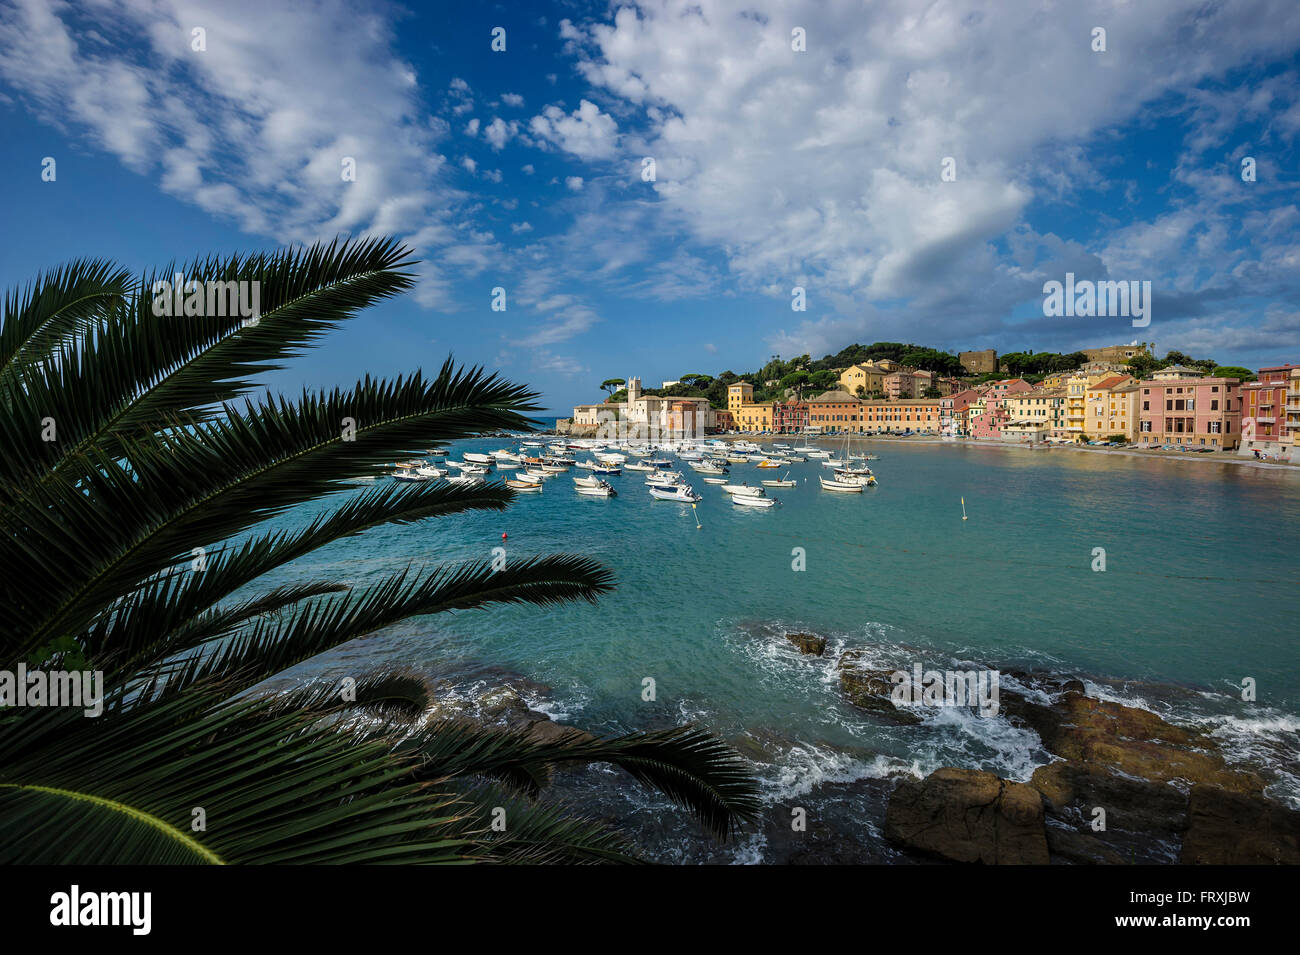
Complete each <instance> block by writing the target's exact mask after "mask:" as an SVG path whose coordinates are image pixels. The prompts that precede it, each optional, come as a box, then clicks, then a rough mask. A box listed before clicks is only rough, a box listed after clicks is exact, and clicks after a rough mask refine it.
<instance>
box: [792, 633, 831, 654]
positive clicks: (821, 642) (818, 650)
mask: <svg viewBox="0 0 1300 955" xmlns="http://www.w3.org/2000/svg"><path fill="white" fill-rule="evenodd" d="M785 638H786V639H787V640H789V641H790V642H791V643H793V644H794V645H795V646H796V647H798V648H799V652H800V653H805V654H806V653H811V654H813V655H814V656H821V655H822V654H823V653H825V652H826V638H825V637H819V636H817V635H816V634H812V633H787V634H786V635H785Z"/></svg>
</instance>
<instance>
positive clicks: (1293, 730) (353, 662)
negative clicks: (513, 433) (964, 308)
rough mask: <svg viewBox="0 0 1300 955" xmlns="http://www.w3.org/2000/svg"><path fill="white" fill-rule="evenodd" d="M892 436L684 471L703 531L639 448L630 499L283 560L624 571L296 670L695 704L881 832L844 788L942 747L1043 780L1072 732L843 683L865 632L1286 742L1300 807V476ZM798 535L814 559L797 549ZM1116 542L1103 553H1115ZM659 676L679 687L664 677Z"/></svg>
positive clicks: (353, 578) (1281, 755) (534, 505)
mask: <svg viewBox="0 0 1300 955" xmlns="http://www.w3.org/2000/svg"><path fill="white" fill-rule="evenodd" d="M502 441H503V439H487V440H483V441H474V442H462V443H461V444H459V445H457V446H456V447H455V448H454V450H455V452H456V453H459V452H462V451H464V450H470V451H475V450H491V449H494V448H499V447H502V446H503V443H502ZM867 446H868V447H869V449H870V450H871V451H873V452H875V453H879V454H880V458H881V459H880V460H879V461H875V462H872V467H873V469H874V470H875V471H876V474H877V477H878V479H879V481H880V486H879V487H876V488H868V489H867V491H866V492H865V493H864V494H861V495H857V494H850V495H838V494H835V493H833V492H828V491H823V490H821V489H820V487H819V486H818V484H817V475H818V474H820V473H826V469H824V468H822V467H821V466H820V464H819V463H818V462H815V461H810V462H808V463H805V464H794V465H791V466H790V474H791V477H793V478H795V479H796V480H798V481H799V485H798V486H797V487H795V488H789V489H772V490H770V492H769V493H770V496H773V497H776V498H777V499H778V500H780V502H781V504H780V506H778V507H774V508H768V509H762V510H758V509H748V508H741V507H737V506H735V505H733V504H731V503H730V500H729V498H727V497H726V496H725V495H724V494H723V493H722V491H721V490H719V489H718V488H717V487H714V486H709V485H705V484H703V482H702V481H701V480H699V476H698V475H694V473H693V472H689V471H686V470H684V471H683V473H685V474H687V475H688V479H689V478H692V477H693V478H695V480H694V483H695V487H696V490H697V492H698V493H700V494H702V495H703V496H704V500H703V501H701V502H700V504H699V507H698V511H697V514H698V517H699V520H700V523H701V524H702V527H701V528H699V529H697V527H696V522H695V519H694V517H693V515H692V512H691V509H690V507H689V506H688V505H683V504H677V503H671V502H666V501H656V500H653V499H651V498H650V496H649V495H648V494H647V493H646V491H645V489H644V486H643V480H644V475H643V474H641V473H637V472H625V473H624V474H623V475H622V476H621V477H614V478H610V479H609V480H610V482H611V483H612V484H614V486H615V487H616V488H617V489H618V490H619V496H618V497H616V498H613V499H597V498H585V497H581V496H579V495H578V494H577V493H576V492H575V491H574V489H573V482H572V480H571V477H570V475H569V474H563V475H558V476H556V477H554V478H551V479H549V480H548V481H547V483H546V487H545V489H544V490H543V491H542V492H541V493H540V494H521V495H520V496H519V499H518V501H517V502H516V503H515V504H514V505H513V506H512V507H511V508H510V509H509V510H508V511H506V512H505V513H502V514H475V515H465V516H459V517H454V518H448V519H444V520H441V521H433V522H424V523H421V524H416V525H411V526H398V527H391V528H381V529H378V530H376V531H373V532H370V533H367V534H365V535H362V536H360V537H356V538H352V539H349V540H346V541H342V542H339V543H338V544H336V545H333V546H331V547H330V548H327V549H325V550H322V551H319V552H317V553H316V554H314V555H312V556H310V557H309V558H307V559H306V560H304V561H301V562H299V563H298V564H295V565H294V566H293V567H291V568H287V569H286V570H284V571H283V572H282V573H281V574H279V575H278V577H277V578H276V579H275V580H274V581H268V582H267V583H268V584H269V583H283V582H288V581H291V580H295V579H307V578H316V577H326V578H330V579H339V580H342V581H344V582H347V583H350V584H353V585H362V584H364V583H366V582H367V581H368V580H372V579H374V578H375V577H378V576H380V575H383V574H387V573H391V572H393V571H395V570H399V569H401V568H404V567H406V566H407V565H408V564H414V565H416V566H419V565H423V564H432V563H437V562H439V561H444V560H450V561H454V560H461V559H485V558H487V557H488V556H489V554H490V551H491V549H492V548H493V547H496V546H498V545H500V544H501V535H502V533H507V534H508V535H509V539H508V542H507V548H508V551H507V553H508V557H507V559H514V558H517V557H522V556H524V555H529V554H535V553H549V552H556V551H570V552H578V553H584V554H589V555H592V556H594V557H596V558H598V559H599V560H601V561H603V562H604V563H605V564H607V565H608V566H609V567H610V568H611V569H612V570H613V571H614V573H615V574H616V577H617V581H618V586H617V589H616V591H615V592H614V593H612V594H610V595H609V596H607V597H605V598H603V599H601V600H600V601H599V603H598V604H597V605H595V606H586V605H583V606H576V607H565V608H560V609H547V610H538V609H534V608H527V607H504V608H491V609H489V610H486V611H471V612H464V613H460V614H456V615H443V616H440V617H436V618H424V619H420V620H415V621H410V622H407V623H406V624H403V625H402V626H400V627H395V628H393V629H392V630H391V631H387V632H385V633H383V634H380V635H377V636H376V637H373V638H370V639H367V640H365V641H358V642H356V643H354V644H352V645H349V646H348V647H346V648H341V649H340V650H339V651H336V652H334V653H331V654H328V655H326V656H324V657H322V658H319V659H318V660H315V661H312V662H310V663H309V664H305V665H303V666H302V667H299V668H298V669H297V671H295V674H296V675H302V676H308V677H314V676H329V677H331V678H333V677H336V676H339V675H343V674H352V675H355V674H356V673H357V672H358V669H359V668H360V667H364V666H369V665H376V666H379V665H397V666H402V667H413V668H420V669H427V670H429V671H430V672H434V673H438V674H440V675H446V676H449V677H451V678H456V677H457V676H459V677H460V678H461V679H463V680H464V681H466V683H467V684H472V683H474V682H476V681H477V682H478V683H479V684H482V683H484V682H489V683H490V682H491V681H492V680H493V679H494V674H499V673H500V672H501V671H508V672H511V673H516V674H520V675H522V676H524V677H526V678H528V679H529V680H531V681H535V682H536V684H538V685H539V686H537V687H536V688H534V689H533V690H532V691H531V693H530V702H531V703H532V704H533V705H535V706H537V707H538V708H541V709H545V710H546V711H548V712H550V713H551V714H552V715H553V716H555V717H556V718H557V719H559V720H561V721H562V722H568V723H572V724H574V725H577V726H581V727H582V728H584V729H588V730H591V731H592V732H597V733H602V734H608V733H619V732H629V731H633V730H639V729H648V728H657V727H661V726H666V725H671V724H674V723H678V722H682V721H693V722H697V723H700V724H702V725H704V726H706V727H708V728H709V729H711V730H713V731H714V732H717V733H719V734H721V735H722V736H724V737H726V738H728V739H729V740H731V741H732V742H733V743H735V744H736V745H737V746H738V747H739V748H740V749H741V750H742V752H744V753H745V754H746V755H747V757H749V758H750V759H752V760H753V761H754V763H755V766H756V768H757V769H758V771H759V773H760V776H761V778H762V779H763V783H764V787H765V791H766V793H767V794H768V797H769V799H770V802H771V804H772V807H773V811H774V812H776V811H777V810H778V809H780V808H781V807H784V806H786V805H788V804H791V803H790V801H791V800H801V801H800V802H799V804H800V805H815V804H816V802H817V800H818V799H822V800H827V801H833V802H834V803H835V812H836V813H838V818H840V819H841V823H842V825H843V826H844V827H850V828H854V830H855V833H856V835H855V838H859V839H860V841H866V842H871V841H872V840H875V841H876V842H878V841H879V840H878V837H877V834H876V832H875V830H876V826H877V824H878V821H879V820H878V819H873V814H877V810H878V806H877V805H876V804H875V802H873V800H877V799H878V793H873V792H871V791H863V792H860V793H855V792H847V793H846V792H845V791H841V789H837V788H836V787H843V786H844V785H849V784H852V783H854V782H855V781H862V780H873V779H880V778H881V777H884V776H886V775H888V774H890V773H897V772H908V773H913V774H921V775H923V774H925V773H928V772H930V771H931V770H933V769H935V768H937V767H938V766H942V765H957V766H972V767H975V766H977V767H981V768H987V769H991V770H993V771H995V772H998V773H1000V774H1002V775H1004V776H1009V777H1012V778H1017V779H1026V778H1028V776H1029V774H1030V773H1032V771H1033V768H1034V767H1035V766H1037V765H1041V764H1042V763H1045V762H1047V761H1048V757H1047V755H1046V754H1045V753H1044V752H1043V751H1042V750H1041V748H1040V747H1039V746H1038V743H1037V738H1036V737H1035V736H1034V735H1033V734H1032V733H1027V732H1024V731H1020V730H1016V729H1014V728H1012V727H1011V726H1010V725H1009V724H1007V723H1006V722H1005V720H1002V719H993V720H983V719H978V718H974V717H971V716H970V715H968V714H967V713H966V712H965V711H959V710H939V711H936V712H935V713H933V714H932V715H930V716H927V717H926V722H925V723H924V724H923V725H921V726H903V727H898V726H892V725H887V724H883V723H881V722H880V721H878V720H875V719H874V718H872V717H869V716H867V715H865V714H863V713H861V712H859V711H857V710H855V709H853V708H852V707H850V706H849V705H847V704H846V703H845V702H843V700H842V698H841V695H840V691H839V687H838V681H837V670H836V661H837V658H838V655H839V654H840V653H841V652H843V651H844V650H846V649H850V648H855V649H860V650H862V651H863V652H864V653H865V654H866V656H867V658H868V659H869V660H872V661H876V662H879V663H880V664H881V665H888V666H891V667H893V666H905V667H907V668H909V669H910V667H911V664H912V663H913V662H914V661H918V660H919V661H920V662H922V663H923V664H924V665H925V666H926V667H927V668H931V667H934V668H944V667H948V666H951V665H953V664H955V663H957V662H973V663H976V664H983V665H989V666H994V667H999V668H1001V669H1003V670H1009V669H1016V668H1022V669H1046V670H1050V671H1052V672H1055V673H1062V674H1069V675H1073V676H1078V677H1081V678H1083V679H1085V680H1086V681H1087V682H1088V683H1089V687H1090V691H1091V692H1093V693H1096V694H1099V695H1101V696H1103V697H1107V698H1112V699H1117V700H1120V701H1123V702H1128V703H1131V704H1134V705H1142V706H1146V707H1149V708H1152V709H1155V710H1157V711H1158V712H1161V713H1163V714H1164V715H1166V716H1167V717H1168V718H1170V719H1174V720H1176V721H1183V722H1192V723H1196V724H1198V725H1201V726H1203V727H1208V728H1211V729H1212V730H1213V731H1214V732H1215V735H1216V736H1217V737H1218V738H1219V739H1220V740H1221V742H1222V744H1223V746H1224V749H1225V752H1226V753H1227V754H1228V755H1229V756H1237V757H1242V758H1245V757H1253V758H1256V759H1258V758H1261V757H1263V758H1267V759H1268V760H1269V761H1270V762H1272V763H1273V764H1274V765H1275V781H1274V783H1273V786H1272V787H1271V789H1270V791H1271V792H1272V793H1273V794H1275V795H1277V796H1279V797H1280V798H1284V799H1287V800H1289V801H1291V802H1292V803H1293V804H1296V805H1300V780H1298V779H1297V775H1296V774H1297V768H1296V767H1297V765H1300V744H1298V743H1297V734H1298V731H1300V717H1298V716H1297V714H1300V668H1297V666H1296V662H1297V652H1296V641H1297V636H1298V634H1297V621H1298V620H1300V604H1298V598H1300V587H1297V583H1298V582H1300V571H1297V566H1296V557H1297V543H1298V542H1300V473H1297V472H1294V471H1277V470H1261V469H1255V468H1249V467H1234V466H1225V465H1218V464H1213V463H1209V462H1203V461H1178V460H1155V459H1150V458H1133V457H1123V456H1118V455H1102V454H1088V453H1080V452H1070V451H1063V450H1062V451H1029V450H1025V449H1015V448H994V447H972V446H966V445H919V444H918V445H907V444H903V443H899V442H887V441H877V442H869V443H868V445H867ZM584 456H585V455H579V457H584ZM572 473H574V474H577V473H584V472H578V471H576V470H575V471H574V472H572ZM781 473H782V472H779V471H760V470H757V469H755V468H754V467H753V465H735V466H733V467H732V475H731V476H732V478H733V479H734V480H748V481H749V482H750V483H757V481H758V480H759V479H761V478H764V477H770V476H779V475H780V474H781ZM805 479H806V480H805ZM963 496H964V497H965V500H966V509H967V513H968V514H969V516H970V519H969V520H968V521H965V522H963V521H962V519H961V503H960V501H961V498H962V497H963ZM332 503H333V502H322V503H318V504H314V505H311V506H309V507H304V508H300V509H299V510H297V511H295V512H294V513H292V514H290V515H286V516H285V517H284V518H282V519H281V520H280V522H279V523H282V524H284V523H297V522H299V521H303V520H307V519H310V518H311V517H313V516H315V515H316V514H318V513H320V512H321V511H323V510H325V509H326V508H327V507H328V506H329V505H330V504H332ZM797 547H798V548H803V549H804V552H805V553H806V562H807V564H806V566H807V569H806V571H804V572H796V571H794V570H792V560H793V557H792V549H793V548H797ZM1098 547H1100V548H1104V549H1105V552H1106V570H1105V572H1104V573H1098V572H1094V571H1093V570H1092V564H1093V560H1094V557H1093V551H1094V548H1098ZM792 630H808V631H813V632H816V633H819V634H823V635H825V636H827V637H828V638H829V640H830V647H829V649H828V651H827V654H826V656H825V657H823V658H820V659H818V658H813V657H801V656H800V655H799V654H798V652H797V651H796V650H795V649H794V648H793V647H792V646H790V645H789V644H788V643H787V642H786V641H785V640H784V637H783V635H784V633H786V632H787V631H792ZM646 677H651V678H653V679H654V681H655V684H656V693H657V700H656V701H654V702H645V701H643V700H642V685H643V684H642V681H643V679H644V678H646ZM1246 677H1252V678H1254V679H1255V680H1256V682H1257V685H1258V702H1256V703H1254V704H1246V703H1242V702H1241V701H1240V699H1239V695H1240V690H1239V687H1240V684H1241V681H1242V679H1243V678H1246ZM1007 685H1008V686H1010V685H1012V684H1010V683H1008V684H1007ZM589 775H590V774H588V776H589ZM566 786H567V788H566ZM596 790H599V797H596V796H594V795H593V793H594V792H596ZM560 796H561V798H567V797H581V798H583V799H584V800H585V801H586V802H587V804H588V805H591V804H595V805H597V806H599V807H600V809H601V811H603V812H605V813H608V814H609V815H612V816H616V817H619V818H621V819H622V820H624V821H627V820H631V821H632V824H633V825H634V826H636V825H641V826H642V827H643V829H644V835H645V841H647V842H648V843H649V844H652V845H653V847H654V848H655V849H656V850H657V851H659V852H660V854H661V856H663V855H666V856H667V857H668V858H670V859H673V858H679V859H685V860H690V859H701V858H740V859H744V860H750V861H753V860H759V859H762V858H765V857H770V851H771V850H770V848H769V847H768V846H767V845H766V837H765V836H763V835H762V834H758V835H755V836H751V837H750V838H749V839H748V840H747V841H743V842H742V844H741V845H739V846H737V847H734V848H732V849H729V850H726V851H725V852H723V853H722V854H721V855H719V853H718V850H716V849H712V848H709V847H708V846H703V847H701V842H702V840H701V837H699V836H698V835H695V834H694V833H692V832H689V831H688V832H684V833H683V832H682V831H681V830H682V829H683V828H686V829H688V830H689V829H690V827H689V825H684V824H683V822H682V817H681V815H680V814H679V813H676V812H675V811H673V810H670V809H668V808H667V807H666V806H665V804H664V803H663V801H662V800H659V799H658V798H657V797H653V796H650V795H648V794H646V793H644V792H643V791H641V790H639V788H637V787H632V786H617V787H611V786H609V785H604V786H603V787H602V786H601V785H600V780H595V781H593V780H592V779H590V778H582V779H576V778H575V779H573V780H570V781H569V782H568V783H565V784H563V785H562V786H561V787H560ZM593 800H594V803H593ZM785 812H786V818H787V819H788V810H785ZM878 852H879V856H880V858H882V859H887V858H889V852H888V850H887V849H886V848H884V847H883V846H882V847H880V848H879V850H878Z"/></svg>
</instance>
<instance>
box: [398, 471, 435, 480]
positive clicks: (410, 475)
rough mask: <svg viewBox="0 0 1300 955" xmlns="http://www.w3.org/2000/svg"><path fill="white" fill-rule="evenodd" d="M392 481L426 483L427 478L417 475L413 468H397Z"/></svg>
mask: <svg viewBox="0 0 1300 955" xmlns="http://www.w3.org/2000/svg"><path fill="white" fill-rule="evenodd" d="M393 480H394V481H427V480H429V479H428V478H427V477H424V476H423V475H421V474H418V473H417V472H416V471H415V469H414V468H398V469H397V470H396V471H394V472H393Z"/></svg>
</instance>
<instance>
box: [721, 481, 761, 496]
mask: <svg viewBox="0 0 1300 955" xmlns="http://www.w3.org/2000/svg"><path fill="white" fill-rule="evenodd" d="M722 490H724V491H725V492H726V493H728V494H740V495H744V496H746V497H762V496H763V489H762V488H761V487H750V486H749V485H748V484H724V485H722Z"/></svg>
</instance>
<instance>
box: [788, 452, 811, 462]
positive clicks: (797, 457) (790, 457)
mask: <svg viewBox="0 0 1300 955" xmlns="http://www.w3.org/2000/svg"><path fill="white" fill-rule="evenodd" d="M807 460H808V459H807V458H805V457H803V456H802V455H798V454H787V455H786V456H785V461H786V463H787V464H803V463H804V462H805V461H807Z"/></svg>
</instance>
